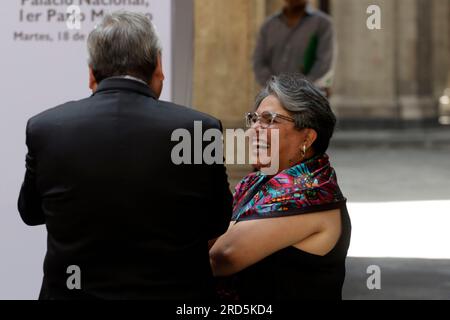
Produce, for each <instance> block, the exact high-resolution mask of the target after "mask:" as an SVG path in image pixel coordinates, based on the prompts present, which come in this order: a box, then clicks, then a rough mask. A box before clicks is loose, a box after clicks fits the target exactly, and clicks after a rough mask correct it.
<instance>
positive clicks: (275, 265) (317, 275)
mask: <svg viewBox="0 0 450 320" xmlns="http://www.w3.org/2000/svg"><path fill="white" fill-rule="evenodd" d="M341 221H342V233H341V237H340V239H339V240H338V242H337V244H336V246H335V247H334V248H333V250H332V251H331V252H329V253H328V254H327V255H326V256H324V257H322V256H317V255H314V254H310V253H307V252H304V251H302V250H299V249H297V248H295V247H288V248H285V249H283V250H280V251H278V252H276V253H274V254H272V255H270V256H269V257H267V258H265V259H263V260H261V261H260V262H258V263H256V264H254V265H252V266H250V267H248V268H247V269H245V270H243V271H241V272H240V273H238V274H237V275H236V277H235V279H234V281H235V284H234V285H235V288H236V289H237V294H238V296H239V298H240V299H241V300H244V301H252V300H256V301H274V300H275V301H277V300H278V301H280V300H281V301H282V300H309V299H312V300H318V299H324V300H340V299H342V286H343V284H344V278H345V259H346V256H347V250H348V247H349V245H350V234H351V223H350V218H349V215H348V211H347V208H346V206H345V205H343V206H342V208H341Z"/></svg>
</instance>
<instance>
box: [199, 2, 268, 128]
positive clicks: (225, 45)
mask: <svg viewBox="0 0 450 320" xmlns="http://www.w3.org/2000/svg"><path fill="white" fill-rule="evenodd" d="M194 9H195V59H194V99H193V105H194V107H195V108H197V109H198V110H200V111H204V112H207V113H209V114H212V115H214V116H216V117H217V118H219V119H221V120H222V121H223V122H224V125H225V126H229V127H234V126H242V125H243V123H244V120H243V119H244V114H245V112H247V111H248V110H249V109H250V107H251V105H252V103H253V100H254V97H255V95H256V92H257V86H256V83H255V80H254V76H253V72H252V64H251V57H252V54H253V48H254V46H255V42H256V35H257V32H258V29H259V26H260V25H261V23H262V21H263V20H264V18H265V15H266V11H265V10H266V6H265V1H261V0H245V1H242V0H227V1H223V0H195V8H194Z"/></svg>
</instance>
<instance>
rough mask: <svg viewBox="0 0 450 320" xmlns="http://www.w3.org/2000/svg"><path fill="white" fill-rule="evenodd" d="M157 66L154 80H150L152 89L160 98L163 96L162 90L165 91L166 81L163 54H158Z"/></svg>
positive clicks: (153, 76)
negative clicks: (164, 83) (164, 84)
mask: <svg viewBox="0 0 450 320" xmlns="http://www.w3.org/2000/svg"><path fill="white" fill-rule="evenodd" d="M157 59H158V60H157V64H156V68H155V71H154V72H153V75H152V78H151V80H150V84H149V86H150V89H152V91H153V92H154V93H155V94H156V96H157V97H158V98H159V96H160V95H161V92H162V89H163V82H164V79H165V76H164V72H163V67H162V58H161V54H158V58H157Z"/></svg>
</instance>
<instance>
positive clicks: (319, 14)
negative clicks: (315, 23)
mask: <svg viewBox="0 0 450 320" xmlns="http://www.w3.org/2000/svg"><path fill="white" fill-rule="evenodd" d="M312 15H313V17H314V18H315V19H318V20H319V21H320V23H321V24H323V25H326V26H331V25H332V24H333V18H332V17H331V16H330V15H329V14H327V13H325V12H323V11H322V10H318V9H313V10H312Z"/></svg>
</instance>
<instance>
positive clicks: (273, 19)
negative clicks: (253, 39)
mask: <svg viewBox="0 0 450 320" xmlns="http://www.w3.org/2000/svg"><path fill="white" fill-rule="evenodd" d="M280 17H281V11H278V12H276V13H273V14H271V15H270V16H268V17H267V18H266V20H264V22H263V24H262V26H261V30H266V29H267V28H270V27H271V26H273V25H276V24H277V23H278V22H279V21H280Z"/></svg>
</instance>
